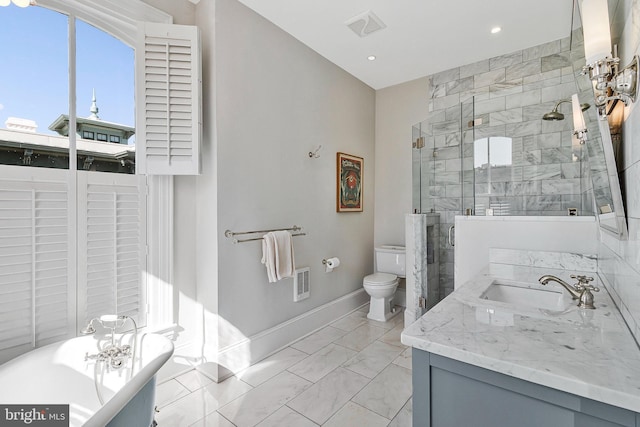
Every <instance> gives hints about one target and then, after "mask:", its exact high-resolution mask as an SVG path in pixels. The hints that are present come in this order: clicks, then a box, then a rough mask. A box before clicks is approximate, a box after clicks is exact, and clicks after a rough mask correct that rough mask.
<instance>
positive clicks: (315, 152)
mask: <svg viewBox="0 0 640 427" xmlns="http://www.w3.org/2000/svg"><path fill="white" fill-rule="evenodd" d="M321 148H322V145H318V148H316V149H315V150H313V151H309V157H310V158H312V159H317V158H319V157H320V154H318V152H319V151H320V149H321Z"/></svg>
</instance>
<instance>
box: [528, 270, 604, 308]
mask: <svg viewBox="0 0 640 427" xmlns="http://www.w3.org/2000/svg"><path fill="white" fill-rule="evenodd" d="M571 278H572V279H577V280H578V283H576V284H575V285H570V284H568V283H567V282H565V281H564V280H562V279H560V278H558V277H556V276H552V275H550V274H546V275H544V276H542V277H541V278H540V279H538V281H539V282H540V283H542V284H543V285H546V284H547V283H549V282H552V281H553V282H556V283H559V284H560V285H562V287H563V288H565V289H566V290H567V292H569V293H570V294H571V298H573V299H577V300H579V301H578V307H580V308H589V309H594V308H596V307H595V306H594V305H593V294H592V293H591V291H594V292H600V288H597V287H595V286H593V285H590V284H589V282H592V281H593V277H587V276H580V275H575V274H572V275H571Z"/></svg>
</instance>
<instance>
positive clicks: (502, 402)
mask: <svg viewBox="0 0 640 427" xmlns="http://www.w3.org/2000/svg"><path fill="white" fill-rule="evenodd" d="M531 351H532V352H535V351H536V350H535V348H532V349H531ZM412 363H413V425H414V426H416V427H417V426H419V427H462V426H473V427H551V426H552V427H620V426H625V427H640V416H639V414H637V413H635V412H632V411H629V410H626V409H622V408H618V407H615V406H611V405H607V404H604V403H601V402H598V401H595V400H591V399H587V398H584V397H580V396H576V395H574V394H570V393H567V392H563V391H559V390H556V389H552V388H549V387H545V386H541V385H538V384H534V383H530V382H528V381H524V380H521V379H518V378H514V377H510V376H508V375H504V374H500V373H497V372H493V371H490V370H488V369H484V368H479V367H477V366H473V365H470V364H467V363H463V362H459V361H456V360H453V359H449V358H446V357H443V356H440V355H436V354H433V353H428V352H426V351H422V350H418V349H416V348H414V349H413V362H412ZM584 375H589V373H588V372H585V373H584Z"/></svg>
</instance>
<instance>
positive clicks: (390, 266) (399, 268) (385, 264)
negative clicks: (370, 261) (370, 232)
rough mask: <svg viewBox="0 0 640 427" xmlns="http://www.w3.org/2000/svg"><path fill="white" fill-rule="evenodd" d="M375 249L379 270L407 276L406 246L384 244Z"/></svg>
mask: <svg viewBox="0 0 640 427" xmlns="http://www.w3.org/2000/svg"><path fill="white" fill-rule="evenodd" d="M375 250H376V271H377V272H379V273H390V274H395V275H396V276H398V277H405V274H406V264H405V250H404V246H393V245H382V246H379V247H377V248H376V249H375Z"/></svg>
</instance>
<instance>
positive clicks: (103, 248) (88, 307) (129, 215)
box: [78, 172, 146, 326]
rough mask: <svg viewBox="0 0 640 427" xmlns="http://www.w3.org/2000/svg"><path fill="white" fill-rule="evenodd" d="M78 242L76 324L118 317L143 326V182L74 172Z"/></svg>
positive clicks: (114, 175) (144, 240) (144, 224)
mask: <svg viewBox="0 0 640 427" xmlns="http://www.w3.org/2000/svg"><path fill="white" fill-rule="evenodd" d="M78 242H79V243H78V281H79V282H80V284H81V285H80V286H79V289H78V295H79V298H78V299H79V301H78V303H79V309H78V310H79V313H80V314H79V318H80V321H81V324H84V323H85V322H87V321H88V320H89V319H92V318H94V317H99V316H101V315H103V314H118V315H125V316H129V317H132V318H134V319H135V320H136V322H137V323H138V326H143V325H144V324H145V310H144V308H145V305H146V295H145V293H146V292H145V291H146V287H145V271H146V182H145V179H144V177H142V176H138V175H125V174H110V173H99V174H97V173H93V172H78ZM83 285H84V286H83Z"/></svg>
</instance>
